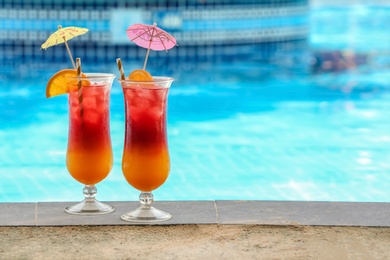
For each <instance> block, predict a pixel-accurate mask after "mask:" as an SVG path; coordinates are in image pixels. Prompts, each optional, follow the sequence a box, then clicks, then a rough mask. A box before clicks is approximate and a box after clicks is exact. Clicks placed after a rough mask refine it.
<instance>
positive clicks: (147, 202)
mask: <svg viewBox="0 0 390 260" xmlns="http://www.w3.org/2000/svg"><path fill="white" fill-rule="evenodd" d="M153 201H154V196H153V194H152V192H150V191H148V192H141V194H140V195H139V202H140V203H141V206H140V207H139V208H138V209H136V210H133V211H130V212H128V213H126V214H123V215H122V216H121V219H122V220H124V221H130V222H137V223H144V224H148V223H154V222H160V221H166V220H169V219H171V218H172V215H171V214H169V213H167V212H164V211H162V210H159V209H156V208H155V207H153V206H152V203H153Z"/></svg>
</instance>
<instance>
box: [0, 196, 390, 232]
mask: <svg viewBox="0 0 390 260" xmlns="http://www.w3.org/2000/svg"><path fill="white" fill-rule="evenodd" d="M74 203H75V202H34V203H0V226H79V225H82V226H85V225H90V226H102V225H105V226H107V225H114V226H117V225H118V226H119V225H136V224H134V223H129V222H125V221H122V220H121V219H120V216H121V215H122V214H123V213H125V212H128V211H130V210H132V209H134V208H136V207H137V206H138V202H135V201H133V202H109V204H111V205H113V206H114V207H115V208H116V210H115V212H113V213H111V214H105V215H96V216H75V215H70V214H67V213H65V212H64V208H65V207H66V206H69V205H72V204H74ZM155 206H156V208H159V209H162V210H165V211H167V212H170V213H171V214H172V215H173V218H172V219H171V220H169V221H165V222H160V223H157V224H153V225H186V224H218V225H223V224H230V225H231V224H233V225H248V224H249V225H282V226H297V225H304V226H362V227H390V203H388V202H383V203H382V202H311V201H305V202H303V201H254V200H248V201H237V200H215V201H157V202H155Z"/></svg>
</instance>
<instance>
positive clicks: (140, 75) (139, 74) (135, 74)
mask: <svg viewBox="0 0 390 260" xmlns="http://www.w3.org/2000/svg"><path fill="white" fill-rule="evenodd" d="M129 80H133V81H153V78H152V75H150V73H149V72H147V71H146V70H133V71H132V72H131V73H130V75H129Z"/></svg>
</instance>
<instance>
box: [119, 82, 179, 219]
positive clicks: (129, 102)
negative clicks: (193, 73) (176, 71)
mask: <svg viewBox="0 0 390 260" xmlns="http://www.w3.org/2000/svg"><path fill="white" fill-rule="evenodd" d="M172 81H173V79H172V78H168V77H153V81H152V82H150V81H148V82H145V81H144V82H142V81H132V80H129V79H123V80H120V83H121V85H122V89H123V94H124V100H125V111H126V112H125V113H126V127H125V143H124V150H123V157H122V171H123V175H124V177H125V178H126V180H127V182H128V183H129V184H130V185H131V186H133V187H134V188H136V189H137V190H139V191H140V192H141V194H140V196H139V201H140V203H141V205H140V207H139V208H138V209H136V210H134V211H131V212H128V213H126V214H123V215H122V216H121V218H122V219H123V220H126V221H133V222H147V223H150V222H157V221H164V220H168V219H170V218H171V217H172V215H171V214H169V213H167V212H164V211H161V210H158V209H156V208H154V207H153V206H152V203H153V201H154V197H153V194H152V191H153V190H155V189H157V188H158V187H160V186H161V185H162V184H163V183H164V182H165V180H166V179H167V177H168V174H169V170H170V160H169V152H168V142H167V124H166V119H167V97H168V90H169V87H170V85H171V83H172Z"/></svg>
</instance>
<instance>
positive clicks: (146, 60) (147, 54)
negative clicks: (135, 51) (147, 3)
mask: <svg viewBox="0 0 390 260" xmlns="http://www.w3.org/2000/svg"><path fill="white" fill-rule="evenodd" d="M156 26H157V23H153V27H154V28H156ZM154 32H155V30H153V31H152V35H151V36H150V41H149V46H148V51H147V52H146V57H145V61H144V68H143V70H145V69H146V63H147V62H148V57H149V53H150V47H151V45H152V41H153V37H154Z"/></svg>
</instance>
